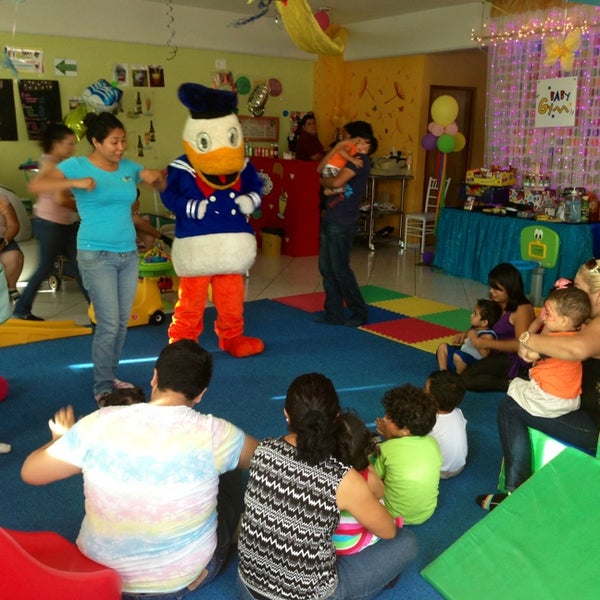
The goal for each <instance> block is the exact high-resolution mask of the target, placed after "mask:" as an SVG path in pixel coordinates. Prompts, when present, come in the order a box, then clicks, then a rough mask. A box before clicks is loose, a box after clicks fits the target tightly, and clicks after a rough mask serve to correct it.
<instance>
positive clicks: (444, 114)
mask: <svg viewBox="0 0 600 600" xmlns="http://www.w3.org/2000/svg"><path fill="white" fill-rule="evenodd" d="M431 116H432V118H433V120H434V121H435V122H436V123H438V124H439V125H441V126H442V127H446V125H450V123H452V121H454V120H456V117H457V116H458V102H457V101H456V100H455V99H454V98H453V97H452V96H440V97H439V98H436V99H435V100H434V102H433V104H432V105H431Z"/></svg>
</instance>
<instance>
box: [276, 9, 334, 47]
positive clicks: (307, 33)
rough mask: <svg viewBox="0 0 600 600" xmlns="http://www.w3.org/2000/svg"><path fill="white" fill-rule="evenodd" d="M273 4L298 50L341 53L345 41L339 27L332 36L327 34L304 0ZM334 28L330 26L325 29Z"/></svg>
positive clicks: (331, 29) (330, 29)
mask: <svg viewBox="0 0 600 600" xmlns="http://www.w3.org/2000/svg"><path fill="white" fill-rule="evenodd" d="M275 6H276V7H277V11H278V12H279V15H280V16H281V20H282V21H283V25H284V27H285V29H286V31H287V32H288V34H289V36H290V37H291V38H292V41H293V42H294V44H296V46H298V48H300V50H304V51H305V52H310V53H312V54H321V55H326V56H339V55H340V54H343V52H344V46H345V43H344V39H343V36H341V35H340V31H339V29H338V30H337V31H335V34H334V35H333V36H332V37H330V36H329V35H327V33H326V32H325V31H323V30H322V29H321V27H320V25H319V23H318V22H317V20H316V19H315V17H314V15H313V13H312V9H311V7H310V5H309V4H308V2H307V1H306V0H277V1H276V2H275ZM335 29H336V28H334V27H331V26H330V27H328V29H327V31H333V30H335Z"/></svg>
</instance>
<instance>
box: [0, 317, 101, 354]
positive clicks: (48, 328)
mask: <svg viewBox="0 0 600 600" xmlns="http://www.w3.org/2000/svg"><path fill="white" fill-rule="evenodd" d="M91 333H92V328H91V327H83V326H82V325H78V324H77V323H75V321H25V320H23V319H9V320H8V321H5V322H4V323H3V324H2V325H0V348H3V347H5V346H16V345H18V344H29V343H30V342H43V341H45V340H54V339H58V338H64V337H74V336H77V335H90V334H91Z"/></svg>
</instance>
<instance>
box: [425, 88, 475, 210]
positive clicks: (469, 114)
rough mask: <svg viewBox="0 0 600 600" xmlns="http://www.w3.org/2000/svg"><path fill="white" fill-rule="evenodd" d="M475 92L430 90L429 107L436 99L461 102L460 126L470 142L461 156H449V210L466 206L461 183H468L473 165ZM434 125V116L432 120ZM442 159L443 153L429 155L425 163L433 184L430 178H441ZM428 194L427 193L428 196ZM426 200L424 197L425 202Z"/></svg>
mask: <svg viewBox="0 0 600 600" xmlns="http://www.w3.org/2000/svg"><path fill="white" fill-rule="evenodd" d="M475 89H476V88H473V87H453V86H438V85H432V86H431V87H430V88H429V106H431V105H432V104H433V102H434V100H435V99H436V98H439V97H440V96H444V95H448V96H452V97H453V98H455V99H456V101H457V102H458V116H457V117H456V124H457V125H458V131H460V132H461V133H462V134H463V135H464V136H465V138H466V140H467V142H466V145H465V147H464V148H463V149H462V150H461V151H460V152H450V153H448V154H447V155H446V177H450V178H451V181H450V188H449V189H448V194H447V195H446V206H462V200H460V199H459V197H458V195H459V189H460V185H461V183H463V181H464V179H465V174H466V172H467V169H468V168H469V165H470V164H471V145H470V140H471V128H472V125H473V103H474V99H475ZM429 119H430V120H429V121H428V123H429V122H430V121H431V115H430V116H429ZM441 159H442V155H441V153H440V152H439V151H437V150H436V151H430V152H427V159H426V161H425V179H424V181H429V177H437V176H438V174H439V168H438V166H439V161H440V160H441ZM425 187H427V186H425ZM425 192H426V190H424V193H425ZM424 201H425V196H423V202H424Z"/></svg>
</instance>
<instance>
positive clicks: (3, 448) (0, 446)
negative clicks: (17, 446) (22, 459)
mask: <svg viewBox="0 0 600 600" xmlns="http://www.w3.org/2000/svg"><path fill="white" fill-rule="evenodd" d="M11 450H12V448H11V447H10V444H5V443H3V442H0V454H8V453H9V452H10V451H11Z"/></svg>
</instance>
